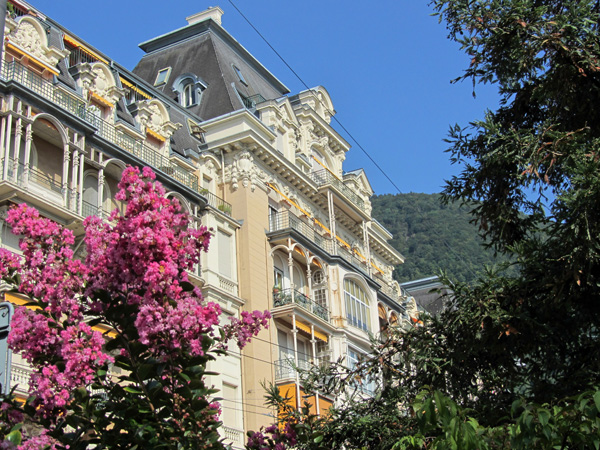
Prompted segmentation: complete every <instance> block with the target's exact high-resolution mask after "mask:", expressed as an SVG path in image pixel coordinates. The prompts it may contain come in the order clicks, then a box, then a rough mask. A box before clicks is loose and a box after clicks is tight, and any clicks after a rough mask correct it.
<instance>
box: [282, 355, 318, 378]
mask: <svg viewBox="0 0 600 450" xmlns="http://www.w3.org/2000/svg"><path fill="white" fill-rule="evenodd" d="M309 369H310V363H309V362H308V361H307V360H305V359H298V365H297V366H296V364H295V363H294V358H293V357H291V356H290V357H287V358H285V359H278V360H277V361H275V381H282V380H286V379H290V378H296V372H300V371H303V370H309Z"/></svg>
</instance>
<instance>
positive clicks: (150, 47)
mask: <svg viewBox="0 0 600 450" xmlns="http://www.w3.org/2000/svg"><path fill="white" fill-rule="evenodd" d="M209 31H210V32H213V33H215V34H216V35H217V36H218V37H219V38H221V39H223V40H224V41H225V42H227V43H228V44H229V45H230V46H231V47H232V48H234V49H235V50H237V51H238V52H239V53H240V55H241V56H242V57H243V58H244V59H245V60H246V61H247V62H248V63H249V64H251V65H252V66H254V68H255V69H256V70H257V71H258V72H259V73H260V74H261V75H262V76H263V77H265V78H266V79H267V80H269V81H270V82H271V83H272V84H273V86H274V87H276V89H278V90H279V91H281V93H282V95H283V94H289V93H290V90H289V88H288V87H287V86H286V85H284V84H283V83H282V82H281V81H279V79H278V78H277V77H276V76H275V75H273V74H272V73H271V72H270V71H269V70H268V69H267V68H266V67H265V66H263V65H262V64H261V63H260V62H259V61H258V60H257V59H256V58H255V57H254V56H253V55H252V54H251V53H250V52H249V51H248V50H246V48H245V47H244V46H243V45H242V44H240V43H239V42H238V41H237V40H236V39H235V38H234V37H233V36H232V35H231V34H229V33H228V32H227V31H226V30H225V29H224V28H223V27H222V26H220V25H219V24H218V23H216V22H215V21H214V20H213V19H208V20H204V21H202V22H196V23H193V24H190V25H186V26H184V27H181V28H178V29H176V30H173V31H170V32H168V33H165V34H162V35H160V36H157V37H155V38H152V39H149V40H147V41H144V42H142V43H140V44H139V47H140V48H141V49H142V50H143V51H144V52H146V53H152V52H154V51H157V50H160V49H162V48H164V47H166V46H169V45H173V44H175V43H177V42H180V41H183V40H186V39H189V38H192V37H194V36H197V35H199V34H202V33H205V32H209Z"/></svg>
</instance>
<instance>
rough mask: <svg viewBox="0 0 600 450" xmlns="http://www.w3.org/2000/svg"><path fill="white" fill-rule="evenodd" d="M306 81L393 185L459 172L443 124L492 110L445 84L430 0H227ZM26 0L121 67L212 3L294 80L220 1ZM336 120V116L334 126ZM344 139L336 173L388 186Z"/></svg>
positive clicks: (453, 66)
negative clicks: (324, 94)
mask: <svg viewBox="0 0 600 450" xmlns="http://www.w3.org/2000/svg"><path fill="white" fill-rule="evenodd" d="M233 1H234V3H235V4H236V6H237V7H238V8H239V9H240V10H241V11H242V12H243V13H244V14H245V15H246V17H247V18H248V19H249V20H250V21H251V22H252V23H253V24H254V26H255V27H256V28H257V29H258V30H259V31H260V32H261V33H262V35H263V36H264V37H265V38H266V39H267V40H268V41H269V42H270V43H271V45H272V46H273V47H275V49H276V50H277V51H278V52H279V53H280V54H281V55H282V56H283V58H285V60H286V61H287V63H288V64H289V65H290V66H291V67H292V68H293V69H294V71H295V72H296V73H298V74H299V75H300V77H301V78H302V79H303V80H304V81H305V82H306V84H307V85H308V86H310V87H313V86H317V85H322V86H324V87H325V88H326V89H327V90H328V92H329V93H330V95H331V97H332V100H333V105H334V107H335V110H336V111H337V114H336V117H337V118H338V120H339V121H340V122H341V123H342V124H343V125H344V127H345V128H346V129H348V130H349V131H350V133H351V134H352V135H353V136H354V137H355V138H356V140H357V141H358V142H359V143H360V144H361V145H362V147H363V148H364V149H365V150H366V151H367V152H368V153H369V155H370V156H371V157H372V158H373V159H374V160H375V161H376V162H377V163H378V164H379V165H380V166H381V167H382V168H383V169H384V171H385V172H386V173H387V175H388V176H389V177H390V178H391V179H392V180H393V181H394V183H395V184H396V186H398V188H399V189H400V191H401V192H403V193H407V192H426V193H433V192H439V191H440V190H441V187H442V186H443V184H444V179H447V178H449V177H450V176H451V175H452V174H455V173H457V172H458V168H457V167H456V166H451V165H450V163H449V161H448V159H449V158H448V154H446V153H444V149H445V148H446V147H447V144H445V143H444V142H443V139H444V138H445V137H446V134H447V131H448V128H449V126H450V125H454V124H455V123H459V124H461V125H466V124H467V123H468V122H470V121H472V120H476V119H479V118H481V117H482V116H483V114H484V112H485V110H486V109H488V108H489V109H495V108H496V106H497V96H496V94H495V89H494V87H493V86H477V87H476V93H477V97H476V98H475V99H474V98H473V97H472V95H471V94H472V89H473V87H472V84H471V82H462V83H459V84H450V80H452V79H454V78H456V77H458V76H459V75H460V74H461V73H462V71H463V70H464V68H466V67H467V65H468V63H469V58H468V56H466V55H465V54H464V53H462V52H461V51H460V50H459V47H458V45H457V44H455V43H452V42H450V41H449V40H448V39H447V38H446V29H445V27H444V25H443V24H439V23H438V19H437V17H432V16H431V15H430V14H431V13H432V10H431V7H429V6H428V0H379V1H373V2H364V1H361V2H359V1H356V0H345V1H341V0H324V1H323V0H322V1H314V0H302V1H289V0H251V1H250V0H233ZM31 4H33V5H34V6H36V7H37V8H39V9H40V10H41V11H42V12H44V13H45V14H47V15H48V16H49V17H51V18H53V19H54V20H56V21H57V22H59V23H60V24H61V25H63V26H64V27H66V28H67V29H69V30H70V31H72V32H73V33H75V34H76V35H78V36H79V37H81V38H82V39H83V40H85V41H87V42H88V43H89V44H91V45H93V46H94V47H96V48H97V49H98V50H100V51H102V52H104V53H105V54H107V55H108V56H109V57H111V58H112V59H114V60H116V61H118V62H119V63H121V64H122V65H123V66H125V67H127V68H128V69H133V67H134V66H135V64H136V63H137V61H138V60H139V59H140V58H141V57H142V55H143V52H142V51H141V50H140V49H139V48H138V44H139V43H140V42H143V41H146V40H148V39H150V38H152V37H155V36H158V35H161V34H164V33H167V32H169V31H171V30H174V29H176V28H180V27H182V26H184V25H186V21H185V17H186V16H189V15H192V14H194V13H197V12H200V11H202V10H204V9H206V8H207V7H209V6H220V7H221V8H222V9H223V10H224V11H225V14H224V15H223V27H224V28H225V29H226V30H227V31H228V32H229V33H231V34H232V35H233V36H234V37H235V38H236V39H237V40H238V41H239V42H240V43H241V44H242V45H243V46H244V47H245V48H246V49H248V50H249V51H250V52H251V53H252V54H253V55H254V56H255V57H256V58H257V59H258V60H259V61H260V62H261V63H262V64H263V65H265V66H266V67H267V68H268V69H269V70H270V71H271V72H272V73H273V74H274V75H275V76H276V77H277V78H279V79H280V80H281V81H282V82H283V83H284V84H285V85H286V86H288V88H290V90H291V92H292V93H296V92H299V91H301V90H303V89H304V86H303V85H302V84H301V82H300V81H298V79H297V78H296V77H295V75H294V74H293V73H291V72H290V70H289V69H288V68H287V67H286V66H285V65H284V64H283V63H282V62H281V61H280V60H279V58H278V57H277V56H276V55H275V54H274V53H273V51H272V50H271V49H270V48H269V47H268V46H267V44H265V43H264V41H263V40H262V39H261V38H260V37H259V36H258V35H257V34H256V32H255V31H254V30H253V29H252V28H251V27H250V26H249V25H248V24H247V23H246V21H245V20H244V19H243V18H242V17H241V16H240V14H239V13H238V12H237V11H236V10H235V8H234V7H233V6H232V5H231V3H230V2H229V0H221V1H220V3H215V2H214V0H212V1H211V3H203V2H199V1H191V0H178V1H164V0H163V1H156V0H145V1H140V0H123V1H114V0H106V1H104V2H93V1H81V0H34V1H31ZM334 126H335V125H334ZM338 131H340V133H341V134H342V135H343V136H344V137H345V138H346V139H347V140H348V141H349V142H350V143H351V144H352V146H353V147H352V149H351V150H350V151H349V152H348V154H347V159H346V162H345V165H344V168H345V170H346V171H349V170H353V169H357V168H361V167H362V168H364V169H365V171H366V173H367V176H368V177H369V179H370V181H371V184H372V186H373V189H374V190H375V193H376V194H384V193H392V194H393V193H397V191H396V189H395V188H394V186H393V185H392V184H390V183H389V181H387V179H386V178H385V177H384V176H383V175H382V174H381V172H379V170H378V169H377V168H376V167H375V166H374V165H373V164H372V163H371V162H370V161H369V159H368V158H367V157H366V156H365V155H364V153H363V152H362V151H361V150H360V149H359V148H358V146H357V145H355V144H354V142H353V141H352V139H350V137H348V136H347V135H346V134H345V133H344V132H343V131H342V130H339V129H338Z"/></svg>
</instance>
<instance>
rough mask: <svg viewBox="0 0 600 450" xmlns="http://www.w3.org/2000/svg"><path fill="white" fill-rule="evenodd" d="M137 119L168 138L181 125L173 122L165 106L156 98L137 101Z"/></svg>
mask: <svg viewBox="0 0 600 450" xmlns="http://www.w3.org/2000/svg"><path fill="white" fill-rule="evenodd" d="M138 120H139V121H140V123H141V125H142V126H144V127H146V128H148V129H149V130H152V131H153V132H154V133H156V134H158V135H160V136H162V137H163V138H165V140H168V139H169V138H170V137H171V135H172V134H173V133H174V132H175V131H176V130H177V129H178V128H179V127H181V124H180V123H173V122H171V120H170V118H169V113H168V111H167V109H166V108H165V106H164V105H163V104H162V103H160V102H159V101H158V100H144V101H141V102H139V110H138Z"/></svg>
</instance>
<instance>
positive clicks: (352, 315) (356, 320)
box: [344, 279, 371, 331]
mask: <svg viewBox="0 0 600 450" xmlns="http://www.w3.org/2000/svg"><path fill="white" fill-rule="evenodd" d="M344 299H345V301H346V319H348V324H349V325H352V326H354V327H357V328H360V329H361V330H364V331H369V330H370V323H371V314H370V311H369V300H368V299H367V294H366V293H365V291H364V290H363V289H362V288H361V287H360V286H359V285H358V284H357V283H356V282H355V281H354V280H349V279H345V280H344Z"/></svg>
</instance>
